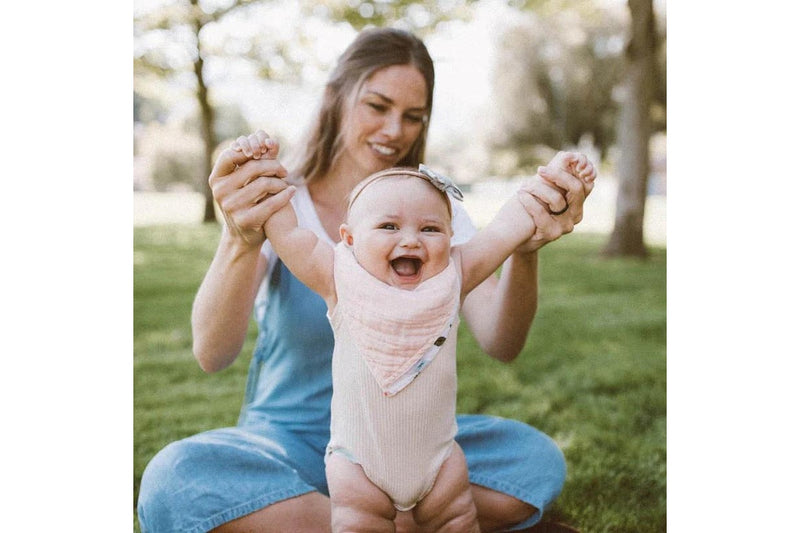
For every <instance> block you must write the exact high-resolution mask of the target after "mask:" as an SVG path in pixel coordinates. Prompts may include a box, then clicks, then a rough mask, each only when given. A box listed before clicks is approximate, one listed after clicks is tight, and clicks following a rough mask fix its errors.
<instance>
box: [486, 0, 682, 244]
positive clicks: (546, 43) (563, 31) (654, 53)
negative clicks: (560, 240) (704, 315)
mask: <svg viewBox="0 0 800 533" xmlns="http://www.w3.org/2000/svg"><path fill="white" fill-rule="evenodd" d="M514 4H515V5H517V6H518V7H519V8H520V9H522V10H523V11H524V12H525V13H526V15H527V16H526V17H525V18H524V19H522V20H521V21H520V23H519V24H517V25H515V26H513V27H511V28H509V30H508V31H507V33H506V35H505V38H504V39H503V41H502V42H503V47H502V52H501V53H500V56H499V58H498V68H497V71H496V75H495V78H494V80H495V84H494V92H495V95H496V97H497V99H498V102H499V112H498V119H497V121H496V122H495V124H494V128H495V132H494V135H493V136H492V138H493V139H494V142H493V146H492V148H493V149H494V154H495V170H496V171H499V172H500V173H508V172H509V171H512V170H520V171H523V172H527V173H534V172H536V167H537V166H538V165H541V164H543V163H544V162H545V161H546V160H547V159H549V157H550V156H551V155H552V150H558V149H562V148H568V147H574V146H578V145H581V144H583V143H582V142H581V141H587V142H589V143H591V144H592V145H593V146H594V147H595V148H596V149H597V150H598V151H599V153H600V156H601V158H602V159H603V160H605V159H606V157H607V156H608V154H609V149H610V148H612V147H616V148H617V153H618V154H619V155H618V160H617V171H618V172H617V174H618V178H619V188H618V196H617V206H616V215H615V223H614V230H613V232H612V235H611V239H610V241H609V243H608V245H607V246H606V248H605V250H604V253H605V254H607V255H635V256H644V255H646V249H645V246H644V238H643V219H644V207H645V200H646V194H647V178H648V175H649V160H650V155H649V150H648V146H649V141H650V137H651V135H652V134H653V133H655V132H657V131H666V127H667V124H666V104H667V101H666V100H667V99H666V35H665V33H659V31H658V27H657V25H656V21H655V13H654V11H653V4H652V0H629V2H628V7H627V9H619V10H614V9H612V8H611V7H609V6H608V5H604V6H600V5H599V4H597V3H594V2H569V1H565V0H531V1H527V2H514ZM620 7H622V6H620ZM548 149H549V150H548Z"/></svg>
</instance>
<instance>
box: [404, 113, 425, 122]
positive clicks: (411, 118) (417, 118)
mask: <svg viewBox="0 0 800 533" xmlns="http://www.w3.org/2000/svg"><path fill="white" fill-rule="evenodd" d="M406 120H408V121H409V122H414V123H417V124H418V123H420V122H422V121H423V120H425V116H424V115H406Z"/></svg>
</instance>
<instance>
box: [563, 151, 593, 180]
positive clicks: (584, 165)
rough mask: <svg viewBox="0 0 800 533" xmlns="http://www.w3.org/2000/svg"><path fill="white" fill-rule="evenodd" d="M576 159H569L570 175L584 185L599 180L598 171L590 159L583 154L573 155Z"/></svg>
mask: <svg viewBox="0 0 800 533" xmlns="http://www.w3.org/2000/svg"><path fill="white" fill-rule="evenodd" d="M571 155H574V158H572V159H569V163H568V168H569V171H570V173H571V174H572V175H573V176H575V177H576V178H578V179H580V180H581V181H582V182H584V183H587V184H588V183H592V182H593V181H594V180H595V178H597V169H595V168H594V165H593V164H592V162H591V161H589V158H588V157H586V156H585V155H583V154H580V153H577V154H571Z"/></svg>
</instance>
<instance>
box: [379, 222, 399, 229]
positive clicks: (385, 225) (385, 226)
mask: <svg viewBox="0 0 800 533" xmlns="http://www.w3.org/2000/svg"><path fill="white" fill-rule="evenodd" d="M378 228H380V229H389V230H395V229H397V224H392V223H391V222H385V223H383V224H381V225H380V226H378Z"/></svg>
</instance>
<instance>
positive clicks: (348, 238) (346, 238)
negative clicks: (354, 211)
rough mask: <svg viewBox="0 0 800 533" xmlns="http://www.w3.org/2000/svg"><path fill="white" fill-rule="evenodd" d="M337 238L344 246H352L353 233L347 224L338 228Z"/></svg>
mask: <svg viewBox="0 0 800 533" xmlns="http://www.w3.org/2000/svg"><path fill="white" fill-rule="evenodd" d="M339 238H340V239H341V240H342V242H343V243H344V244H345V246H353V233H352V232H351V231H350V226H348V225H347V224H342V225H341V226H339Z"/></svg>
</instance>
